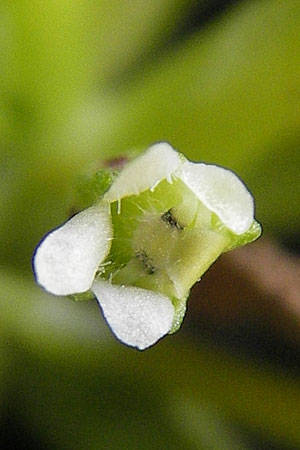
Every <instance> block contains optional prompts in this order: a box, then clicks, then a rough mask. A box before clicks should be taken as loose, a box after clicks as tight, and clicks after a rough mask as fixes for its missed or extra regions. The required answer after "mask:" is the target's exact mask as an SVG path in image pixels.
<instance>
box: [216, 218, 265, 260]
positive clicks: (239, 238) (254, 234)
mask: <svg viewBox="0 0 300 450" xmlns="http://www.w3.org/2000/svg"><path fill="white" fill-rule="evenodd" d="M211 227H212V229H213V230H214V231H217V232H218V233H221V234H223V235H224V236H227V237H228V238H229V243H228V245H227V246H226V247H225V249H224V252H228V251H229V250H233V249H235V248H237V247H242V246H243V245H246V244H250V242H253V241H255V240H256V239H258V238H259V237H260V235H261V234H262V227H261V225H260V223H259V222H257V221H256V220H253V222H252V224H251V225H250V227H249V228H248V230H247V231H245V233H243V234H239V235H238V234H235V233H233V232H232V231H231V230H229V228H227V227H226V226H225V225H224V224H223V222H222V221H221V220H220V219H219V217H218V216H217V215H216V214H214V213H213V214H212V218H211Z"/></svg>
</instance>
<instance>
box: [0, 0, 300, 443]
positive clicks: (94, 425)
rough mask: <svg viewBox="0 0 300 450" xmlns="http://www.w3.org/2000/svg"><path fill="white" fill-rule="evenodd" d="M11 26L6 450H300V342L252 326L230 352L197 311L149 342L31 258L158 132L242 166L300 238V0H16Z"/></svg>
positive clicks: (4, 60) (4, 105)
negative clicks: (114, 326)
mask: <svg viewBox="0 0 300 450" xmlns="http://www.w3.org/2000/svg"><path fill="white" fill-rule="evenodd" d="M0 31H1V35H0V36H1V40H0V42H1V43H0V165H1V177H0V198H1V210H0V233H1V238H0V245H1V247H0V286H1V303H0V308H1V311H0V321H1V323H0V354H1V359H0V398H1V404H0V406H1V436H0V445H1V448H3V449H6V448H7V449H33V450H35V449H42V450H48V449H54V450H56V449H57V450H65V449H66V450H67V449H70V450H76V449H78V450H79V449H80V450H82V449H89V450H94V449H95V450H96V449H104V450H106V449H112V450H115V449H121V450H123V449H124V450H127V449H128V450H137V449H143V450H144V449H145V450H147V449H158V450H159V449H160V450H169V449H172V450H174V449H182V450H185V449H186V450H193V449H195V450H197V449H200V450H202V449H205V450H206V449H208V450H223V449H224V450H225V449H226V450H227V449H229V450H243V449H244V450H247V449H249V450H253V449H259V450H261V449H278V450H283V449H289V450H291V449H297V448H300V431H299V423H300V383H299V367H300V357H299V350H300V345H299V341H297V340H296V339H295V340H294V341H293V342H291V341H289V342H285V340H284V336H283V335H282V334H281V332H280V331H278V333H277V332H276V327H275V329H274V328H273V329H272V332H270V336H269V341H268V342H269V344H268V345H266V344H265V343H264V342H263V339H262V340H259V339H258V334H257V332H256V331H255V327H253V326H252V325H253V324H246V331H245V327H244V325H245V324H243V327H244V329H243V331H239V332H240V333H241V338H240V339H239V335H238V334H236V335H235V344H234V345H232V344H231V343H230V339H220V338H218V336H219V337H220V333H219V334H218V333H214V332H213V330H214V329H215V328H216V329H217V330H218V331H220V330H221V328H220V326H218V323H214V322H212V323H211V327H210V331H209V332H208V331H207V329H206V328H205V326H204V323H205V321H206V319H205V317H204V318H203V320H202V322H201V321H198V320H197V319H195V317H194V318H193V317H192V316H193V309H192V308H191V311H189V312H188V315H187V319H186V321H185V323H184V325H183V328H182V330H181V331H179V332H178V333H177V334H176V335H174V336H171V337H167V338H165V339H164V340H162V341H161V342H160V343H158V344H157V345H156V346H154V347H153V348H151V349H149V350H147V351H145V352H138V351H135V350H133V349H131V348H127V347H125V346H123V345H122V344H120V343H119V342H117V341H116V340H115V338H114V337H113V336H112V334H111V333H110V331H109V329H108V327H107V326H106V324H105V322H104V320H103V318H102V316H101V314H100V313H99V310H98V308H97V306H96V304H95V303H94V302H91V303H73V302H71V301H70V300H67V299H64V298H56V297H54V296H51V295H47V294H45V293H44V292H43V291H42V290H41V289H40V288H39V287H37V286H36V285H35V283H34V279H33V274H32V269H31V258H32V254H33V252H34V249H35V247H36V245H37V243H38V242H39V240H40V239H41V238H42V237H43V236H44V235H45V233H46V232H48V231H49V230H50V229H52V228H54V227H56V226H58V225H59V224H61V223H62V222H63V221H64V220H66V219H67V217H68V215H69V212H70V209H71V208H72V201H73V199H74V198H75V187H76V183H77V180H78V179H79V178H80V176H82V175H84V174H85V173H86V172H87V171H89V170H90V169H91V168H93V167H97V166H98V165H99V164H100V163H101V160H103V159H108V158H114V157H116V156H118V155H126V153H127V152H132V151H142V150H144V149H145V148H147V147H148V146H149V145H150V144H152V143H153V142H155V141H159V140H167V141H169V142H170V143H171V144H172V145H173V146H174V147H175V148H177V149H178V150H180V151H182V152H183V153H185V154H186V155H187V156H188V157H189V158H190V159H194V160H203V161H207V162H212V163H217V164H220V165H224V166H226V167H230V168H231V169H233V170H235V171H236V172H237V173H238V174H239V175H240V176H241V177H242V179H243V180H244V181H245V182H246V184H247V185H248V186H249V188H250V190H251V191H252V193H253V194H254V196H255V199H256V216H257V219H258V220H259V221H260V222H261V223H262V224H263V227H264V232H265V234H266V235H270V236H272V237H273V239H276V240H278V241H280V242H282V243H285V242H288V243H289V246H291V247H293V249H296V248H297V246H298V245H299V235H300V233H299V219H300V207H299V193H300V176H299V173H300V152H299V143H300V75H299V73H300V71H299V69H300V65H299V63H300V34H299V32H300V4H299V2H298V1H295V0H277V1H276V0H274V1H271V0H269V1H268V0H260V1H258V0H256V1H255V0H244V1H242V0H240V1H238V0H236V1H221V0H198V1H196V0H128V1H121V0H119V1H117V0H71V1H64V0H60V1H58V0H14V1H9V0H3V1H2V2H1V5H0ZM258 264H259V261H258ZM223 290H224V291H225V292H226V286H224V287H223ZM198 291H199V293H200V294H199V298H198V299H197V301H199V302H201V298H200V297H201V284H200V285H199V287H198ZM298 292H299V291H298ZM295 295H296V294H295ZM294 301H295V302H297V301H298V302H300V299H299V298H296V297H295V298H294ZM240 302H243V298H240ZM295 320H296V319H295ZM257 323H258V328H260V329H262V330H263V333H265V334H263V335H264V336H265V335H266V334H268V331H269V329H268V323H267V322H262V323H260V319H259V316H258V317H257ZM248 325H249V329H248V328H247V326H248ZM297 326H298V327H299V325H297ZM221 331H222V330H221ZM217 335H218V336H217ZM245 343H246V344H245ZM250 347H251V349H252V350H251V351H250V350H249V348H250ZM278 349H280V351H279V350H278ZM287 355H288V356H287Z"/></svg>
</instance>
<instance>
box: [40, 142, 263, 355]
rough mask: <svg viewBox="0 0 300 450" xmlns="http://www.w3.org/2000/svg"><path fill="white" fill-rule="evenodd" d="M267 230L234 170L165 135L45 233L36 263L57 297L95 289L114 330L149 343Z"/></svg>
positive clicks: (176, 323)
mask: <svg viewBox="0 0 300 450" xmlns="http://www.w3.org/2000/svg"><path fill="white" fill-rule="evenodd" d="M260 233H261V227H260V225H259V224H258V223H257V222H256V221H255V219H254V202H253V197H252V196H251V194H250V193H249V191H248V190H247V188H246V187H245V185H244V184H243V183H242V182H241V180H240V179H239V178H238V177H237V176H236V175H235V174H234V173H233V172H231V171H230V170H227V169H224V168H222V167H218V166H215V165H210V164H204V163H194V162H190V161H188V160H187V159H186V158H185V157H184V156H183V155H182V154H180V153H178V152H177V151H175V150H174V149H173V148H172V147H171V146H170V145H169V144H167V143H158V144H155V145H153V146H151V147H150V148H149V149H148V150H147V151H146V152H145V153H143V154H142V155H140V156H139V157H137V158H136V159H134V160H132V161H131V162H129V163H128V164H127V165H126V166H125V167H124V169H123V170H121V171H120V173H119V175H118V176H117V177H116V178H115V179H114V181H112V184H111V185H110V187H109V188H108V190H107V191H106V192H105V193H104V195H102V196H101V198H99V200H98V202H97V203H96V204H95V205H93V206H92V207H90V208H87V209H85V210H83V211H82V212H80V213H79V214H78V215H76V216H75V217H73V218H72V219H70V220H69V221H68V222H67V223H65V224H64V225H63V226H61V227H60V228H58V229H56V230H54V231H52V232H51V233H49V234H48V235H47V236H46V237H45V238H44V240H43V241H42V242H41V243H40V245H39V246H38V247H37V250H36V253H35V255H34V271H35V276H36V280H37V282H38V283H39V284H40V285H41V286H42V287H43V288H44V289H46V290H47V291H49V292H51V293H53V294H55V295H78V294H82V293H83V297H84V295H85V294H84V293H86V292H90V290H91V291H92V292H93V293H94V295H95V296H96V298H97V301H98V303H99V305H100V307H101V309H102V311H103V315H104V317H105V319H106V321H107V323H108V324H109V326H110V327H111V329H112V331H113V333H114V334H115V335H116V337H117V338H118V339H120V340H121V341H122V342H123V343H125V344H127V345H130V346H133V347H136V348H138V349H140V350H143V349H145V348H147V347H149V346H151V345H153V344H154V343H155V342H157V341H158V340H159V339H160V338H161V337H163V336H164V335H166V334H167V333H173V332H174V331H176V330H177V329H178V328H179V327H180V325H181V322H182V320H183V318H184V315H185V309H186V301H187V298H188V295H189V291H190V289H191V287H192V286H193V284H194V283H195V282H196V281H198V280H199V279H200V278H201V276H202V274H203V273H204V272H205V271H206V270H207V269H208V268H209V266H210V265H211V264H212V263H213V262H214V261H215V260H216V259H217V258H218V257H219V256H220V255H221V254H222V253H224V252H225V251H227V250H230V249H231V248H234V247H237V246H240V245H244V244H246V243H248V242H251V241H253V240H255V239H256V238H257V237H258V236H259V235H260Z"/></svg>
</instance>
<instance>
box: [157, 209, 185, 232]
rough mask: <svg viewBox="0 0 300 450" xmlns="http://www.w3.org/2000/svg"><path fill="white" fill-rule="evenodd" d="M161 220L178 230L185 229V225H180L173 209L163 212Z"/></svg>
mask: <svg viewBox="0 0 300 450" xmlns="http://www.w3.org/2000/svg"><path fill="white" fill-rule="evenodd" d="M161 220H163V221H164V222H165V223H167V224H168V225H170V227H172V228H177V230H183V228H184V227H183V226H182V225H180V223H178V222H177V220H176V219H175V217H174V214H173V212H172V209H169V210H168V211H166V212H165V213H163V214H162V216H161Z"/></svg>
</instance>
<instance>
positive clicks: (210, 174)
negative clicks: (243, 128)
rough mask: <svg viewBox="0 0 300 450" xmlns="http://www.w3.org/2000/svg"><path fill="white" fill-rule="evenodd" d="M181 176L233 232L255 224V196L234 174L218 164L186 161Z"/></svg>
mask: <svg viewBox="0 0 300 450" xmlns="http://www.w3.org/2000/svg"><path fill="white" fill-rule="evenodd" d="M178 176H179V178H180V179H181V180H182V181H183V182H184V183H185V184H186V185H187V186H188V187H189V188H190V189H191V190H192V191H193V192H194V193H195V194H196V195H197V197H198V198H199V199H200V200H201V202H202V203H203V204H204V205H205V206H206V207H207V208H208V209H209V210H210V211H213V212H214V213H216V214H217V216H219V218H220V219H221V220H222V222H223V223H224V224H225V225H226V226H227V227H228V228H230V229H231V230H232V231H233V232H234V233H236V234H242V233H244V232H245V231H247V230H248V228H249V227H250V225H251V223H252V222H253V215H254V202H253V197H252V195H251V194H250V192H249V191H248V190H247V188H246V187H245V185H244V184H243V183H242V182H241V180H240V179H239V178H238V177H237V176H236V175H235V174H234V173H233V172H231V171H230V170H227V169H224V168H222V167H218V166H215V165H209V164H201V163H199V164H197V163H191V162H186V163H185V164H183V165H182V166H181V167H180V169H179V171H178Z"/></svg>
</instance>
